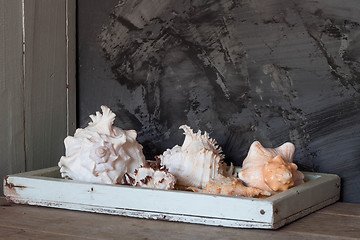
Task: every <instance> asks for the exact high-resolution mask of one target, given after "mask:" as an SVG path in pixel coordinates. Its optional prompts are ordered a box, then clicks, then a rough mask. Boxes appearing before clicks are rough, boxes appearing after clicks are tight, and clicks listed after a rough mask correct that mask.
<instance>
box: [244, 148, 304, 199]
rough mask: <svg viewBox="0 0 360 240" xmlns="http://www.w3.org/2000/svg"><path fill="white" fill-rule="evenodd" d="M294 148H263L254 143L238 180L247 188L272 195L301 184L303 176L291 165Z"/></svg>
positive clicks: (294, 165) (295, 166)
mask: <svg viewBox="0 0 360 240" xmlns="http://www.w3.org/2000/svg"><path fill="white" fill-rule="evenodd" d="M294 153H295V146H294V144H292V143H289V142H287V143H284V144H283V145H281V146H280V147H278V148H264V147H263V146H262V145H261V143H260V142H258V141H255V142H254V143H253V144H252V145H251V147H250V149H249V152H248V155H247V157H246V158H245V160H244V162H243V165H242V171H241V172H240V173H239V175H238V176H239V178H240V179H241V180H242V181H243V182H244V183H245V184H247V186H251V187H256V188H260V189H263V190H265V191H268V192H270V193H272V194H274V193H276V192H281V191H285V190H287V189H289V188H290V187H292V186H295V185H298V184H301V183H303V182H304V181H303V179H304V175H303V174H302V173H301V172H300V171H298V170H297V165H296V164H294V163H293V157H294Z"/></svg>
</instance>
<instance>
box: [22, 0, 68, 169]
mask: <svg viewBox="0 0 360 240" xmlns="http://www.w3.org/2000/svg"><path fill="white" fill-rule="evenodd" d="M66 13H67V11H66V0H26V1H24V28H25V74H24V76H25V146H26V157H27V159H26V170H33V169H39V168H44V167H50V166H55V165H57V162H58V161H59V159H60V156H61V155H63V154H64V144H63V140H64V138H65V137H66V134H67V131H68V127H67V122H68V117H67V106H68V105H69V104H70V103H68V99H67V84H68V79H69V78H68V74H67V70H68V67H67V63H68V51H67V45H68V44H67V32H66V30H67V27H66V23H67V21H66Z"/></svg>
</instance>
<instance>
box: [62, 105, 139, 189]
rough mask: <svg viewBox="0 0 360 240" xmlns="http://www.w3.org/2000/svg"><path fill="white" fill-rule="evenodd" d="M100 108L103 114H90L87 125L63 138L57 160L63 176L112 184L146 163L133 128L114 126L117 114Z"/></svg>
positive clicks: (105, 108) (106, 108) (103, 107)
mask: <svg viewBox="0 0 360 240" xmlns="http://www.w3.org/2000/svg"><path fill="white" fill-rule="evenodd" d="M101 109H102V112H103V113H102V114H101V113H100V112H96V115H91V116H90V118H91V120H92V122H90V123H89V125H88V126H87V127H86V128H84V129H81V128H79V129H77V130H76V132H75V134H74V136H73V137H72V136H68V137H66V138H65V140H64V144H65V149H66V152H65V156H63V157H61V159H60V161H59V163H58V165H59V167H60V172H61V176H62V177H65V178H71V179H73V180H77V181H84V182H93V183H106V184H114V183H116V182H117V181H118V180H120V179H121V178H122V177H123V175H124V174H125V173H126V172H133V171H134V170H135V169H136V168H138V167H140V165H144V164H145V156H144V154H143V152H142V146H141V145H140V144H139V143H138V142H137V141H136V137H137V133H136V131H134V130H127V131H126V130H122V129H121V128H118V127H115V126H113V122H114V119H115V117H116V115H115V114H114V113H113V112H112V111H111V110H110V109H109V108H108V107H106V106H101Z"/></svg>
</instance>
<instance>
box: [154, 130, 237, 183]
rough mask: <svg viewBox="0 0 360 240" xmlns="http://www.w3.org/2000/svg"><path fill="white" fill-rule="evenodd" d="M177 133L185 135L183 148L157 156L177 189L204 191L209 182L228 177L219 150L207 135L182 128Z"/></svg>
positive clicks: (170, 150)
mask: <svg viewBox="0 0 360 240" xmlns="http://www.w3.org/2000/svg"><path fill="white" fill-rule="evenodd" d="M180 129H183V130H184V134H185V140H184V143H183V145H182V146H178V145H176V146H174V147H173V148H172V149H167V150H166V151H165V152H164V153H163V154H162V155H160V156H159V158H160V160H161V164H162V165H164V166H166V168H167V169H168V170H169V172H170V173H172V174H173V175H174V176H175V177H176V183H177V184H178V185H183V186H194V187H199V188H204V187H205V186H206V184H207V183H208V182H209V181H210V180H211V179H216V178H218V177H220V176H229V175H231V174H232V170H233V169H232V167H230V168H228V167H227V166H226V164H225V163H224V162H223V161H222V160H223V158H224V155H222V154H221V153H222V149H221V147H219V146H218V145H217V142H216V141H215V140H214V139H211V138H209V134H208V133H207V132H205V133H204V134H203V135H202V134H201V131H200V130H199V131H198V132H197V133H194V132H193V130H192V129H191V128H190V127H189V126H186V125H182V126H180Z"/></svg>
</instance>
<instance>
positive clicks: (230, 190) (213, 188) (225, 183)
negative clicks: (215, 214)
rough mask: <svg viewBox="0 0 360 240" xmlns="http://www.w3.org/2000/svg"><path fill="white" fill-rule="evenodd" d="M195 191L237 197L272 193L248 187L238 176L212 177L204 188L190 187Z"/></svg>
mask: <svg viewBox="0 0 360 240" xmlns="http://www.w3.org/2000/svg"><path fill="white" fill-rule="evenodd" d="M188 189H191V190H192V191H194V192H200V193H209V194H220V195H231V196H237V197H259V196H270V195H271V194H270V193H269V192H267V191H265V190H262V189H259V188H255V187H247V186H245V185H244V184H243V183H242V181H241V180H240V179H238V178H230V177H222V178H218V179H212V180H210V181H209V183H208V184H206V187H205V188H204V189H199V188H195V187H189V188H188Z"/></svg>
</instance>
